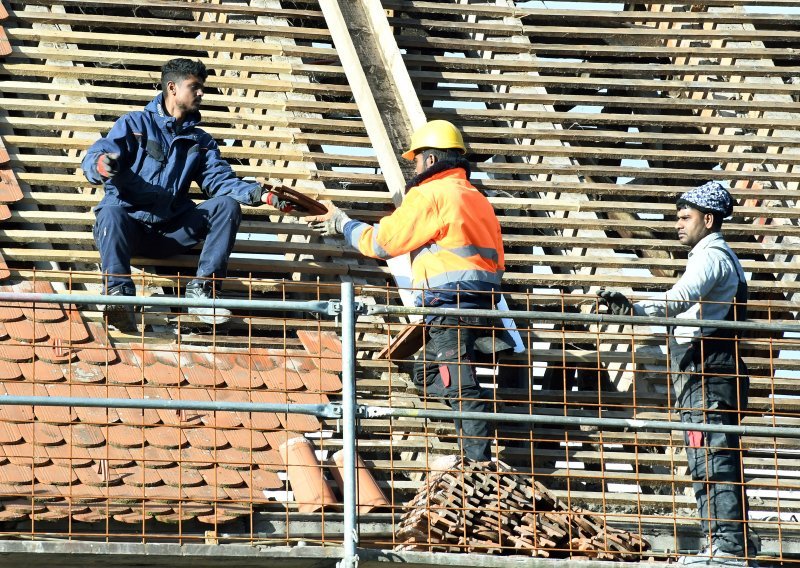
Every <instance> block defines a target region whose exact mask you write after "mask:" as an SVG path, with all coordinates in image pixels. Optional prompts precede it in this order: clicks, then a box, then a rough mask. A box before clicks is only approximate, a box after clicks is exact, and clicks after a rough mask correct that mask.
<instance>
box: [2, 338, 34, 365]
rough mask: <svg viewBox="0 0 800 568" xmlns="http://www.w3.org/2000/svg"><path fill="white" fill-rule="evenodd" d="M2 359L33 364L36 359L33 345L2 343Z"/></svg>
mask: <svg viewBox="0 0 800 568" xmlns="http://www.w3.org/2000/svg"><path fill="white" fill-rule="evenodd" d="M0 359H2V360H3V361H15V362H17V363H22V362H31V361H33V359H34V351H33V345H28V344H25V343H5V342H4V343H0Z"/></svg>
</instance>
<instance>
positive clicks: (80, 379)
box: [66, 361, 106, 384]
mask: <svg viewBox="0 0 800 568" xmlns="http://www.w3.org/2000/svg"><path fill="white" fill-rule="evenodd" d="M66 372H67V375H66V378H67V381H69V382H70V383H95V384H96V383H104V382H106V376H105V375H104V374H103V369H102V368H101V367H98V366H97V365H90V364H89V363H85V362H83V361H79V362H78V363H73V364H72V365H70V366H68V367H67V368H66Z"/></svg>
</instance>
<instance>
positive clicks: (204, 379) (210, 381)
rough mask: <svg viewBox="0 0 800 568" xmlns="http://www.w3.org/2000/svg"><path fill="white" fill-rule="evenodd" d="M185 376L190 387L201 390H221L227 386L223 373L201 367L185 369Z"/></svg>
mask: <svg viewBox="0 0 800 568" xmlns="http://www.w3.org/2000/svg"><path fill="white" fill-rule="evenodd" d="M183 375H184V376H185V377H186V380H187V381H188V382H189V384H190V385H192V386H195V387H200V388H220V387H224V386H225V378H224V377H223V375H222V371H219V370H216V369H206V368H205V367H201V366H200V365H195V366H193V367H183Z"/></svg>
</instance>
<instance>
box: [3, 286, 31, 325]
mask: <svg viewBox="0 0 800 568" xmlns="http://www.w3.org/2000/svg"><path fill="white" fill-rule="evenodd" d="M0 291H2V292H11V287H10V286H0ZM24 317H25V314H24V313H22V310H21V309H20V307H19V304H18V303H17V302H9V303H8V304H0V321H11V320H17V319H21V318H24Z"/></svg>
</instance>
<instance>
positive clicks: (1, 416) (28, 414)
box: [0, 383, 33, 423]
mask: <svg viewBox="0 0 800 568" xmlns="http://www.w3.org/2000/svg"><path fill="white" fill-rule="evenodd" d="M10 384H11V383H0V395H4V394H7V393H8V389H7V388H6V387H7V385H10ZM0 420H5V421H8V422H17V423H25V422H30V421H31V420H33V408H31V407H30V406H25V405H18V404H0Z"/></svg>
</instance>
